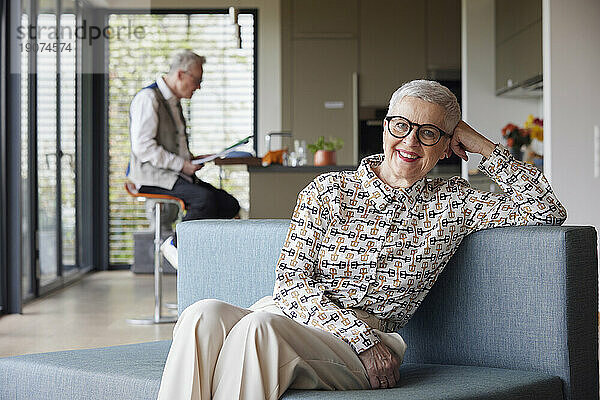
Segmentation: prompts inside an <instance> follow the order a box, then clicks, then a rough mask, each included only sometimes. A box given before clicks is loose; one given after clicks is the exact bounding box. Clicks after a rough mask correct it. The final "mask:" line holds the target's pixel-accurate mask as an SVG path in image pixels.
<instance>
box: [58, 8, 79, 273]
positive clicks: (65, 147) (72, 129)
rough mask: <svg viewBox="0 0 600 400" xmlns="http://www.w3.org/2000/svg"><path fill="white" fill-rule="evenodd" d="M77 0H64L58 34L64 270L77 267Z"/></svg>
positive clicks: (59, 152)
mask: <svg viewBox="0 0 600 400" xmlns="http://www.w3.org/2000/svg"><path fill="white" fill-rule="evenodd" d="M75 16H76V9H75V0H62V4H61V7H60V27H61V31H62V32H64V34H61V35H60V36H59V43H58V48H59V49H60V51H59V52H58V59H59V62H58V65H59V81H58V82H59V93H60V96H59V110H60V113H59V128H60V129H59V137H60V140H59V145H60V148H59V149H58V154H59V157H60V185H61V187H60V193H61V202H60V208H61V210H60V215H61V245H62V246H61V247H62V267H63V273H64V274H69V273H72V272H76V271H77V254H76V249H77V246H76V232H77V227H76V221H77V215H76V207H75V205H76V204H77V202H76V200H77V199H76V187H77V185H76V173H75V165H77V163H76V151H75V149H76V115H75V110H76V98H77V97H76V95H77V94H76V89H75V88H76V65H77V64H76V40H75V36H74V35H69V34H68V33H67V32H75V29H76V17H75Z"/></svg>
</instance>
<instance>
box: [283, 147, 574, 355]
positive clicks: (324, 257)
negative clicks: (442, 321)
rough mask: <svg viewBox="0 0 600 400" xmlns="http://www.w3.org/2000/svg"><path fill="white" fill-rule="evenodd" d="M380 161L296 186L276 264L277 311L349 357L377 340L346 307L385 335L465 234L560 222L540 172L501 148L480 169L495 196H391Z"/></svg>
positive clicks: (451, 192) (421, 187)
mask: <svg viewBox="0 0 600 400" xmlns="http://www.w3.org/2000/svg"><path fill="white" fill-rule="evenodd" d="M382 161H383V154H379V155H375V156H370V157H367V158H365V159H363V160H362V162H361V164H360V166H359V168H358V169H357V170H356V171H343V172H333V173H328V174H324V175H320V176H318V177H317V178H316V179H315V180H313V181H312V182H311V183H310V184H309V185H308V186H307V187H306V188H304V189H303V190H302V191H301V192H300V194H299V196H298V202H297V205H296V208H295V210H294V213H293V215H292V220H291V224H290V228H289V230H288V234H287V237H286V240H285V242H284V245H283V248H282V250H281V255H280V257H279V260H278V261H277V267H276V280H275V289H274V293H273V297H274V299H275V301H276V303H277V305H278V306H279V307H280V308H281V309H282V311H283V312H284V313H285V314H286V315H287V316H289V317H290V318H292V319H294V320H295V321H297V322H300V323H302V324H305V325H309V326H314V327H317V328H320V329H323V330H326V331H329V332H331V333H332V334H334V335H336V336H337V337H339V338H341V339H343V340H344V341H346V342H347V343H348V344H349V345H350V346H352V348H353V349H354V351H355V352H356V353H360V352H362V351H364V350H367V349H369V348H370V347H372V346H374V345H375V344H377V343H378V342H379V341H380V340H379V338H378V336H377V334H376V333H375V332H374V330H373V329H372V328H371V327H370V326H369V325H367V324H366V323H365V322H363V321H362V320H361V319H359V318H358V317H357V316H356V313H355V311H354V310H352V308H357V309H361V310H364V311H366V312H368V313H370V314H371V315H375V316H376V317H378V318H380V319H381V320H382V322H383V324H382V326H383V327H384V328H383V329H382V330H385V331H386V332H391V331H394V330H397V329H398V328H401V327H402V326H404V324H406V323H407V322H408V320H409V319H410V318H411V316H412V315H413V314H414V312H415V311H416V309H417V308H418V307H419V305H420V304H421V302H422V301H423V299H424V298H425V296H426V295H427V293H428V292H429V290H430V289H431V287H432V286H433V284H434V283H435V281H436V280H437V278H438V276H439V274H440V273H441V272H442V270H443V269H444V266H445V265H446V263H447V262H448V260H449V259H450V257H451V256H452V255H453V254H454V252H455V251H456V249H457V248H458V245H459V244H460V242H461V241H462V239H463V238H464V237H465V236H466V235H468V234H469V233H472V232H475V231H477V230H480V229H486V228H493V227H499V226H511V225H559V224H562V223H563V222H564V220H565V219H566V217H567V213H566V210H565V208H564V207H563V206H562V205H561V204H560V202H559V201H558V199H557V198H556V196H555V195H554V193H553V192H552V189H551V188H550V185H549V184H548V182H547V181H546V178H545V177H544V176H543V175H542V173H541V172H540V171H538V170H537V169H536V168H535V167H533V166H531V165H528V164H525V163H523V162H520V161H516V160H515V159H514V158H513V157H512V156H511V155H510V153H509V152H508V151H507V150H506V149H505V148H504V147H502V146H501V145H497V146H496V148H495V149H494V151H493V153H492V155H491V156H490V157H489V158H487V159H486V158H484V159H483V160H482V162H481V163H480V165H479V169H480V170H481V171H482V172H484V173H485V174H486V175H488V176H489V177H490V178H491V179H493V180H494V181H495V182H496V183H497V184H498V185H500V187H501V188H502V189H503V190H504V192H505V193H502V194H494V193H488V192H484V191H480V190H477V189H473V188H471V187H470V186H469V184H468V182H467V181H465V180H464V179H462V178H459V177H453V178H450V179H435V180H433V181H431V180H428V179H427V178H422V179H421V180H419V181H417V182H416V183H415V184H413V185H412V186H411V187H409V188H401V189H395V188H392V187H390V186H388V185H387V184H385V183H384V182H383V181H381V180H380V179H379V178H378V177H377V175H375V173H374V172H373V167H375V166H377V165H379V164H381V162H382Z"/></svg>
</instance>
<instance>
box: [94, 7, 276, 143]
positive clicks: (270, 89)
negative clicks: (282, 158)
mask: <svg viewBox="0 0 600 400" xmlns="http://www.w3.org/2000/svg"><path fill="white" fill-rule="evenodd" d="M94 3H96V5H98V6H102V7H106V8H112V9H132V8H133V9H148V10H149V9H150V8H153V9H203V8H229V7H230V6H235V7H238V8H256V9H257V10H258V18H257V20H258V31H257V37H258V59H257V61H256V63H257V66H258V71H257V74H258V89H257V90H258V104H257V110H258V115H257V124H258V132H257V134H258V154H259V155H260V154H262V153H263V147H264V142H265V140H264V137H265V134H267V133H269V132H271V131H281V125H282V122H281V110H282V108H281V107H282V94H281V1H280V0H231V1H224V0H178V1H173V0H158V1H157V0H152V1H150V0H94Z"/></svg>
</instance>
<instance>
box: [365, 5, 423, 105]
mask: <svg viewBox="0 0 600 400" xmlns="http://www.w3.org/2000/svg"><path fill="white" fill-rule="evenodd" d="M359 9H360V21H359V23H360V37H359V40H358V43H359V49H360V50H359V54H360V74H359V93H360V106H361V107H382V106H385V105H387V103H388V102H389V100H390V97H391V95H392V93H393V92H394V90H395V89H397V88H398V87H400V85H401V84H402V83H404V82H406V81H409V80H411V79H418V78H425V77H426V76H427V66H426V64H427V63H426V38H425V36H426V35H425V33H426V30H425V2H423V1H407V0H377V1H361V2H360V3H359Z"/></svg>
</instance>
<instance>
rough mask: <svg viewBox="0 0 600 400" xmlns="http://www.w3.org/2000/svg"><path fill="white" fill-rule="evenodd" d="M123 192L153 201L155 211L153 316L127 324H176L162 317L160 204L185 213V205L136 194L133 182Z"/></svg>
mask: <svg viewBox="0 0 600 400" xmlns="http://www.w3.org/2000/svg"><path fill="white" fill-rule="evenodd" d="M125 191H126V192H127V193H129V195H130V196H133V197H136V198H137V199H138V200H140V201H146V200H154V201H155V202H156V203H155V205H154V210H155V215H154V217H155V224H154V316H153V317H146V318H133V319H127V322H128V323H130V324H133V325H152V324H167V323H173V322H177V317H176V316H173V317H163V316H162V274H163V267H162V255H161V254H160V245H161V223H160V222H161V221H160V209H161V205H162V204H167V203H171V204H177V206H178V207H179V212H180V213H183V212H184V211H185V203H184V202H183V200H181V199H179V198H177V197H174V196H169V195H166V194H149V193H140V192H138V190H137V188H136V187H135V184H133V182H125ZM165 306H166V307H167V308H175V309H176V308H177V304H174V305H171V304H165Z"/></svg>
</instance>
